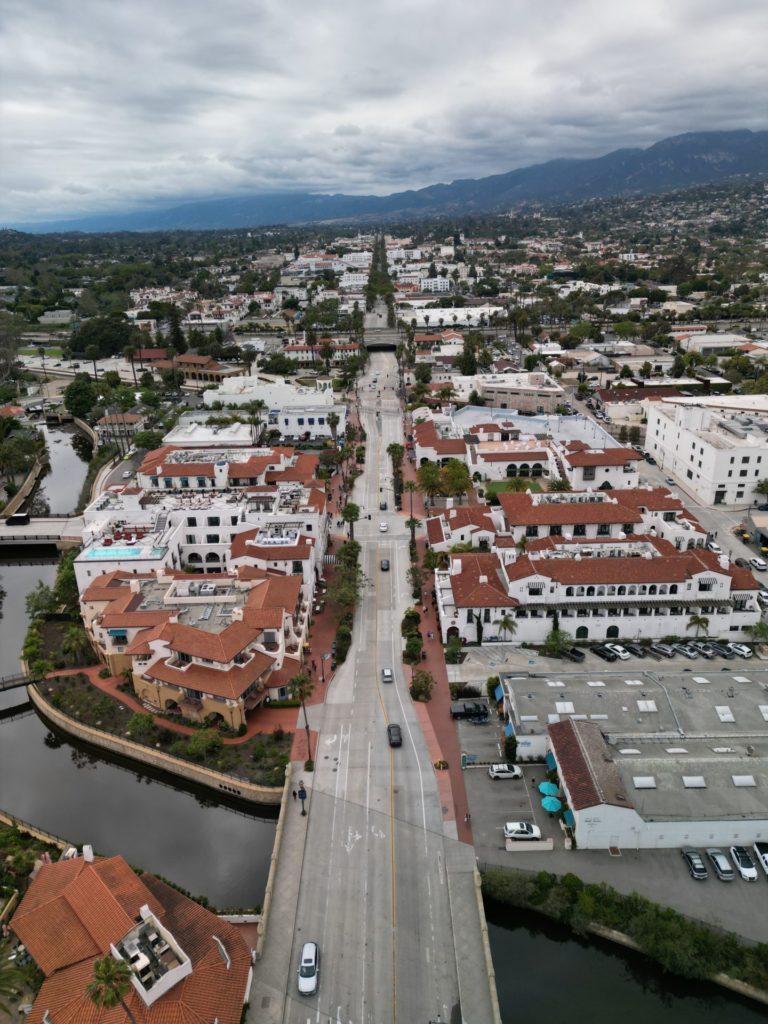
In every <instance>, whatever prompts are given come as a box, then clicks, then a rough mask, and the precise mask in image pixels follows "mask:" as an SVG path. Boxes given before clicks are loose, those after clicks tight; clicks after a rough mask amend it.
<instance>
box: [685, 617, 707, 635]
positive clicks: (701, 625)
mask: <svg viewBox="0 0 768 1024" xmlns="http://www.w3.org/2000/svg"><path fill="white" fill-rule="evenodd" d="M685 628H686V629H695V630H696V636H698V635H699V633H700V632H701V631H702V629H703V630H704V633H705V634H706V632H707V630H708V629H709V619H708V618H707V616H706V615H691V616H690V618H689V619H688V622H687V623H686V625H685Z"/></svg>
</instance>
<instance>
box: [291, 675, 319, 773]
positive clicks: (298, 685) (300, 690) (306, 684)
mask: <svg viewBox="0 0 768 1024" xmlns="http://www.w3.org/2000/svg"><path fill="white" fill-rule="evenodd" d="M314 690H315V684H314V683H313V682H312V680H311V679H310V678H309V676H308V675H305V673H304V672H299V674H298V675H297V676H294V677H293V679H289V680H288V691H289V693H290V695H291V697H292V698H293V699H294V700H297V701H299V703H300V704H301V710H302V711H303V712H304V728H305V729H306V730H307V760H308V761H311V760H312V746H311V741H310V735H309V719H308V718H307V706H306V704H305V701H307V700H309V698H310V697H311V696H312V694H313V693H314Z"/></svg>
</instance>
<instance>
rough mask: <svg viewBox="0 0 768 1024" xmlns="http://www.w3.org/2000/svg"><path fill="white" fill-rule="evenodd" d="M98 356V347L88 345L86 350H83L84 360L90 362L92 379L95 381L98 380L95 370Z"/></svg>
mask: <svg viewBox="0 0 768 1024" xmlns="http://www.w3.org/2000/svg"><path fill="white" fill-rule="evenodd" d="M100 354H101V353H100V352H99V348H98V345H89V346H88V348H87V349H86V350H85V358H86V359H90V361H91V362H92V363H93V379H94V380H95V381H97V380H98V379H99V374H98V371H97V369H96V360H97V359H98V358H99V356H100Z"/></svg>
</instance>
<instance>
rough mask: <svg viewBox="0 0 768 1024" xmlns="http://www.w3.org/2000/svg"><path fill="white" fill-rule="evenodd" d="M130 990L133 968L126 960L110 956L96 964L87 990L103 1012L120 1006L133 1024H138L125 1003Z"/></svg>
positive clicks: (97, 961)
mask: <svg viewBox="0 0 768 1024" xmlns="http://www.w3.org/2000/svg"><path fill="white" fill-rule="evenodd" d="M130 989H131V968H130V967H129V966H128V964H127V963H126V962H125V960H118V959H116V958H115V957H113V956H111V955H109V956H105V957H104V958H103V959H102V960H96V961H95V962H94V965H93V981H92V982H91V983H90V984H89V985H88V986H87V989H86V991H87V992H88V995H89V996H90V997H91V999H92V1000H93V1001H94V1003H96V1005H97V1006H98V1007H99V1008H100V1009H102V1010H112V1009H114V1008H115V1007H116V1006H118V1005H119V1006H120V1007H122V1009H123V1011H124V1012H125V1013H127V1014H128V1017H129V1019H130V1020H131V1022H132V1024H136V1018H135V1017H134V1016H133V1014H132V1013H131V1010H130V1008H129V1007H128V1006H127V1005H126V1003H125V996H126V994H127V993H128V992H129V991H130Z"/></svg>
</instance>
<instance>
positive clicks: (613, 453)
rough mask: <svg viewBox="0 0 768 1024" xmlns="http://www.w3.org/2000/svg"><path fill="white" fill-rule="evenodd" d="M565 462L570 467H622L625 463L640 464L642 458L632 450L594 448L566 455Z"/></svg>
mask: <svg viewBox="0 0 768 1024" xmlns="http://www.w3.org/2000/svg"><path fill="white" fill-rule="evenodd" d="M565 460H566V462H569V463H570V464H571V465H572V466H623V465H625V463H627V462H642V461H643V456H642V455H641V454H640V453H639V452H636V451H635V450H634V448H596V449H592V450H591V451H586V452H585V451H582V452H572V453H568V454H567V455H565Z"/></svg>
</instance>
